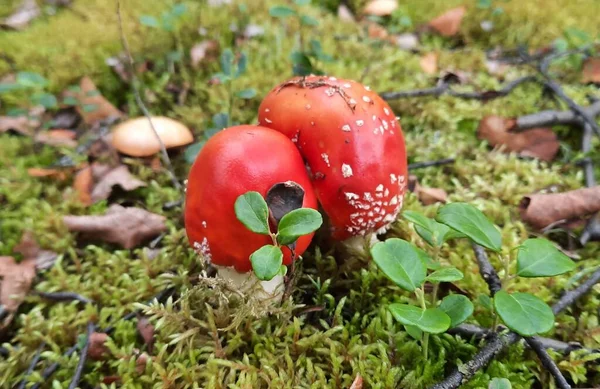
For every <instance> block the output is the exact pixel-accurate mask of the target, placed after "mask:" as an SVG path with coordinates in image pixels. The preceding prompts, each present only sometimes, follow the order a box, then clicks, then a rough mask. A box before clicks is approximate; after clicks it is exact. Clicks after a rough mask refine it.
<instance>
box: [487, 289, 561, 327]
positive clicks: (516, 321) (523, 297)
mask: <svg viewBox="0 0 600 389" xmlns="http://www.w3.org/2000/svg"><path fill="white" fill-rule="evenodd" d="M494 307H495V308H496V312H497V313H498V315H500V318H501V319H502V321H503V322H504V324H506V326H507V327H508V328H510V329H511V330H513V331H515V332H516V333H518V334H520V335H522V336H532V335H536V334H542V333H544V332H548V331H550V330H551V329H552V327H553V326H554V314H553V313H552V309H550V307H549V306H548V304H546V303H545V302H543V301H542V300H540V299H539V298H538V297H536V296H534V295H532V294H529V293H513V294H508V293H506V292H505V291H503V290H501V291H499V292H498V293H496V295H495V296H494Z"/></svg>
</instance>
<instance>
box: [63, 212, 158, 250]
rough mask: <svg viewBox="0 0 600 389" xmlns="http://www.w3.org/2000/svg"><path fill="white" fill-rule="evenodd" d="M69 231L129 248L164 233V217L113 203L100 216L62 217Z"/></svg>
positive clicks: (90, 238)
mask: <svg viewBox="0 0 600 389" xmlns="http://www.w3.org/2000/svg"><path fill="white" fill-rule="evenodd" d="M63 221H64V223H65V225H66V226H67V228H68V229H69V231H71V232H79V233H81V234H82V235H83V236H82V237H83V238H86V239H89V240H94V241H103V242H108V243H115V244H118V245H120V246H122V247H123V248H126V249H130V248H132V247H135V246H137V245H139V244H141V243H142V242H144V241H146V240H148V239H151V238H154V237H156V236H157V235H159V234H160V233H161V232H164V231H166V229H167V226H166V224H165V217H164V216H161V215H157V214H154V213H151V212H148V211H146V210H144V209H141V208H135V207H129V208H125V207H122V206H120V205H118V204H113V205H111V206H110V208H108V210H107V211H106V213H105V214H104V215H87V216H65V217H63Z"/></svg>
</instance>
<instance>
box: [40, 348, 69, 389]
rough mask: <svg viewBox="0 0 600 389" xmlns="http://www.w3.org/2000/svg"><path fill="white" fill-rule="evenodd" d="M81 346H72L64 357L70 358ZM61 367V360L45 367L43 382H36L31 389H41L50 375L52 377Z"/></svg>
mask: <svg viewBox="0 0 600 389" xmlns="http://www.w3.org/2000/svg"><path fill="white" fill-rule="evenodd" d="M78 347H79V346H78V345H77V344H75V345H73V346H71V348H69V349H68V350H67V351H66V352H65V353H64V354H63V357H64V358H69V357H70V356H71V355H73V353H74V352H75V351H77V348H78ZM59 367H60V363H59V362H54V363H53V364H52V365H50V366H48V367H47V368H46V369H44V372H43V373H42V382H38V383H37V384H34V385H33V386H32V387H31V388H30V389H40V387H41V386H42V385H43V384H44V383H45V382H46V381H48V379H50V377H52V375H53V374H54V373H55V372H56V370H58V368H59Z"/></svg>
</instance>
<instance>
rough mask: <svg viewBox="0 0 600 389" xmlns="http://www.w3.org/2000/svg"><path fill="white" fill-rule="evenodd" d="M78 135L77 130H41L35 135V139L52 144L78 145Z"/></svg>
mask: <svg viewBox="0 0 600 389" xmlns="http://www.w3.org/2000/svg"><path fill="white" fill-rule="evenodd" d="M76 137H77V134H76V133H75V131H71V130H63V129H56V130H48V131H45V132H40V133H39V134H37V135H36V136H35V141H36V142H39V143H43V144H45V145H50V146H66V147H76V146H77V142H76V141H75V138H76Z"/></svg>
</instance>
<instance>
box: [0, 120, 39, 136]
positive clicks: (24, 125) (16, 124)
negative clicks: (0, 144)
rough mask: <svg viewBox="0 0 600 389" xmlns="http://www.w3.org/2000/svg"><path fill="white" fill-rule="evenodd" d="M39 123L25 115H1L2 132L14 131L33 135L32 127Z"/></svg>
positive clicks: (0, 129)
mask: <svg viewBox="0 0 600 389" xmlns="http://www.w3.org/2000/svg"><path fill="white" fill-rule="evenodd" d="M37 124H38V123H37V122H36V121H32V120H31V119H29V118H27V117H25V116H0V133H3V132H8V131H13V132H16V133H18V134H21V135H25V136H31V134H32V128H33V127H35V125H37Z"/></svg>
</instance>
